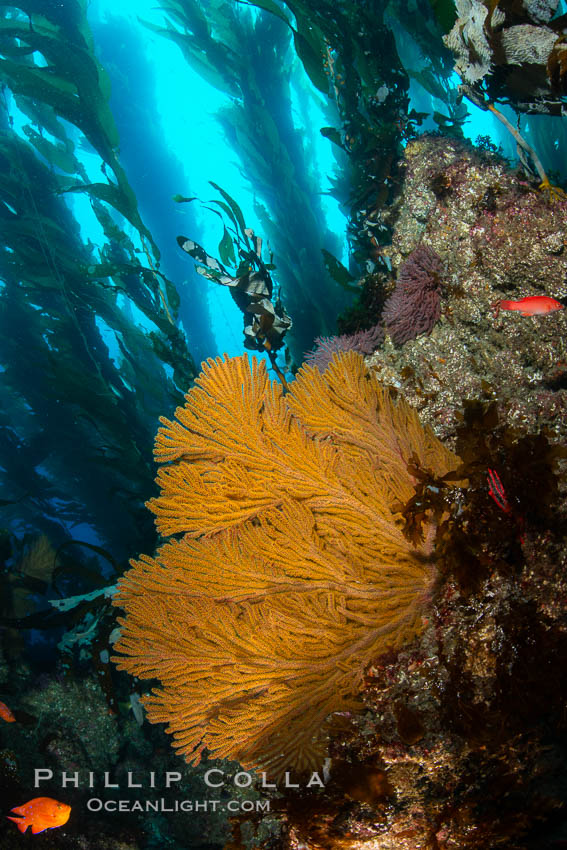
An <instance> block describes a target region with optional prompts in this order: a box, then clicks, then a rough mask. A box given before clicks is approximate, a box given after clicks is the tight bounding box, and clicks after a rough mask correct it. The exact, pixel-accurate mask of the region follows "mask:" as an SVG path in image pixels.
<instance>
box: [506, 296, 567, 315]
mask: <svg viewBox="0 0 567 850" xmlns="http://www.w3.org/2000/svg"><path fill="white" fill-rule="evenodd" d="M564 308H565V304H563V303H562V302H561V301H557V300H556V299H555V298H549V296H547V295H529V296H528V297H527V298H520V300H519V301H496V302H495V303H494V304H493V305H492V309H493V310H494V315H495V316H498V313H499V312H500V310H517V311H518V312H519V313H520V314H521V315H522V316H544V315H545V314H546V313H554V312H555V311H556V310H563V309H564Z"/></svg>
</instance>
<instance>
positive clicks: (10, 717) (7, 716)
mask: <svg viewBox="0 0 567 850" xmlns="http://www.w3.org/2000/svg"><path fill="white" fill-rule="evenodd" d="M0 717H1V718H2V720H5V721H6V723H15V722H16V718H15V717H14V714H13V712H11V711H10V709H9V708H8V706H7V705H6V703H5V702H0Z"/></svg>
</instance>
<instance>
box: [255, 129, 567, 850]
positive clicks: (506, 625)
mask: <svg viewBox="0 0 567 850" xmlns="http://www.w3.org/2000/svg"><path fill="white" fill-rule="evenodd" d="M405 169H406V175H405V183H404V187H403V192H402V194H401V195H400V197H399V198H398V200H397V202H396V203H395V204H394V206H393V207H392V208H391V210H390V212H389V222H388V223H389V224H390V225H391V226H392V229H393V239H392V244H391V246H390V248H389V249H386V251H387V253H389V255H390V258H391V261H392V265H393V268H394V269H397V268H398V267H399V266H400V265H401V264H402V263H403V261H404V260H405V259H406V258H407V257H408V256H409V254H411V252H412V251H413V250H415V248H416V247H417V245H419V244H424V245H426V246H428V247H429V248H431V249H432V250H433V251H435V252H436V253H437V254H438V255H439V256H440V257H441V259H442V261H443V264H444V269H445V273H444V289H443V305H442V316H441V319H440V321H439V322H438V323H437V324H436V325H435V327H434V328H433V331H432V333H431V335H430V336H421V337H419V338H417V339H415V340H411V341H408V342H407V343H405V344H404V345H403V346H402V347H401V348H396V347H394V345H393V343H392V342H391V341H390V340H388V339H386V342H385V344H384V346H383V347H381V348H379V349H378V350H377V351H376V352H375V353H374V354H373V355H372V356H371V357H368V358H367V360H366V362H367V364H368V365H369V366H370V367H371V368H372V369H374V371H375V372H376V374H377V375H378V378H379V380H381V381H382V382H384V383H385V384H389V385H390V386H391V387H393V388H395V389H396V390H397V391H398V392H399V393H400V394H401V395H403V397H404V398H405V399H406V400H409V401H410V403H411V404H412V405H413V406H415V407H416V408H418V410H419V411H420V417H421V418H422V421H424V422H429V424H431V425H432V427H433V429H434V430H435V432H436V433H437V435H438V436H440V437H441V438H442V439H444V440H445V441H446V442H447V443H448V444H449V445H451V446H452V447H454V448H455V449H456V451H457V453H458V454H459V455H460V456H461V457H462V459H463V462H464V468H465V470H466V474H467V476H468V480H469V487H468V488H467V491H466V498H465V500H464V501H461V502H459V501H458V499H457V498H455V496H454V495H451V484H450V482H434V481H429V482H428V481H424V482H423V487H422V489H421V490H420V492H419V494H418V499H416V500H415V502H414V503H413V504H412V505H408V506H406V508H405V512H404V516H405V519H406V522H407V523H408V526H407V527H408V528H409V525H410V523H411V522H412V521H415V519H416V513H417V511H418V509H419V506H420V503H421V508H422V509H424V506H425V508H427V507H429V508H434V509H437V510H439V511H441V510H443V508H444V507H445V508H446V509H447V516H448V519H447V520H446V522H445V524H444V525H442V528H441V530H440V533H439V538H438V543H437V552H438V564H439V570H440V574H441V578H440V580H439V582H438V585H437V588H436V592H435V594H434V598H433V604H432V607H431V610H430V612H429V620H428V624H427V626H426V628H425V630H424V632H423V633H422V634H421V635H420V636H419V637H417V638H416V640H415V641H414V643H413V644H412V645H411V646H410V647H405V648H403V649H402V650H401V651H399V652H397V653H391V654H390V655H386V656H383V657H380V658H376V659H375V662H374V664H372V665H371V666H370V667H369V668H368V670H367V676H366V679H365V686H364V690H363V694H362V696H363V699H364V702H365V705H366V714H365V715H364V716H363V717H362V718H356V717H354V716H350V717H349V716H342V717H338V718H336V721H335V724H334V727H333V730H332V732H331V744H330V754H331V756H332V763H331V780H330V782H329V783H328V784H327V786H326V788H325V791H324V792H323V793H317V794H315V793H313V794H312V795H311V796H308V797H306V795H305V792H302V795H301V796H299V795H297V796H295V797H294V796H292V795H289V794H288V795H287V796H286V797H285V799H284V800H283V801H281V802H280V808H281V815H282V821H283V829H282V833H281V836H280V837H279V838H273V839H271V840H270V841H268V842H265V843H264V844H263V845H262V847H264V848H265V850H299V848H314V850H315V848H317V850H319V848H321V850H323V848H325V850H327V848H341V850H394V848H395V850H426V848H427V850H449V848H455V849H456V848H458V850H481V848H482V850H485V848H491V850H492V848H506V850H531V848H533V850H536V848H537V850H543V848H548V849H549V850H553V848H556V850H559V848H561V847H565V846H566V841H567V825H566V822H565V815H564V801H565V795H566V792H567V787H566V785H567V782H566V780H565V772H564V769H563V767H562V765H564V764H565V759H566V757H567V741H566V737H567V736H566V734H565V732H566V722H565V701H566V698H567V684H566V682H565V680H564V677H561V676H560V671H561V670H562V669H563V668H564V666H565V664H566V663H567V545H566V544H567V526H566V522H565V498H564V495H563V493H564V490H565V450H564V449H563V448H562V447H561V446H562V444H564V443H565V435H566V429H567V417H566V416H565V409H566V402H567V395H566V393H567V351H566V342H565V340H566V338H567V336H566V330H567V328H566V322H567V316H566V311H564V310H559V311H557V312H556V313H553V314H551V315H548V316H535V317H526V316H522V315H520V313H519V312H506V313H504V312H501V313H500V315H498V316H496V315H495V313H494V311H493V309H492V305H493V304H494V303H495V302H497V301H500V300H502V299H519V298H522V297H526V296H530V295H541V296H550V297H554V298H563V297H565V295H566V294H567V284H566V278H567V251H566V250H565V234H566V233H567V227H566V225H567V204H566V203H565V202H564V201H560V202H557V203H553V204H551V203H549V201H548V200H546V198H545V197H543V196H542V195H540V194H539V193H538V192H537V191H535V190H534V189H533V188H532V187H531V186H529V185H528V184H527V183H526V182H525V181H524V179H523V178H522V176H521V175H519V174H518V173H517V172H515V171H512V170H511V169H510V168H509V166H508V165H507V163H506V162H505V161H504V160H503V159H502V158H501V157H499V156H498V155H496V154H495V153H493V152H492V151H484V150H480V149H478V148H476V149H475V148H473V147H472V146H471V145H470V144H467V143H465V142H460V141H458V140H452V139H447V138H446V137H443V138H441V137H437V136H423V137H421V138H419V139H417V140H416V141H413V142H411V143H410V144H409V145H408V148H407V151H406V158H405ZM489 469H491V470H492V471H493V472H494V471H495V472H496V476H497V477H496V478H492V479H491V481H492V483H490V480H489V479H488V477H487V474H488V471H489ZM500 486H501V492H500V493H498V492H496V491H495V489H494V488H495V487H496V489H498V488H499V487H500ZM491 489H492V493H491V492H490V491H491Z"/></svg>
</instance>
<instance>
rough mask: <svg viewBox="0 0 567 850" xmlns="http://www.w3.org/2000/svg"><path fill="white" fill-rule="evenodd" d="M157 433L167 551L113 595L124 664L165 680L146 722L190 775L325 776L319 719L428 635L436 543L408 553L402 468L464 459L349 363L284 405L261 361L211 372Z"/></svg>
mask: <svg viewBox="0 0 567 850" xmlns="http://www.w3.org/2000/svg"><path fill="white" fill-rule="evenodd" d="M161 421H162V427H161V428H160V429H159V432H158V435H157V439H156V447H155V456H156V459H157V461H158V462H160V463H161V464H163V465H162V466H161V468H160V470H159V472H158V476H157V481H158V483H159V485H160V488H161V493H160V495H159V496H158V497H157V498H156V499H152V500H151V501H150V502H149V503H148V504H149V507H150V508H151V509H152V511H153V512H154V513H155V515H156V523H157V527H158V530H159V532H160V534H162V535H163V536H170V541H169V542H167V543H165V545H163V546H162V547H161V548H160V549H159V550H158V551H157V553H156V555H155V557H154V558H151V557H149V556H147V555H142V556H140V559H139V560H138V561H133V562H132V569H131V570H129V572H127V573H126V575H125V576H124V577H123V578H122V579H121V581H120V583H119V586H118V592H117V594H116V596H115V599H114V602H115V604H116V605H117V606H119V607H121V608H123V609H124V610H125V611H126V617H124V618H121V619H120V623H121V627H122V628H121V637H120V639H119V641H118V642H117V644H116V645H115V646H116V650H117V651H118V652H119V653H121V655H119V656H118V657H116V658H115V659H114V660H115V661H116V662H117V664H118V666H119V667H120V668H121V669H124V670H128V671H129V672H130V673H133V674H135V675H136V676H139V677H141V678H156V679H159V681H160V682H161V687H159V688H157V689H155V690H154V691H153V692H152V694H151V696H148V697H146V698H145V700H144V704H145V706H146V709H147V712H148V717H149V719H150V720H151V721H152V722H154V723H167V724H168V731H169V732H171V733H172V734H173V736H174V740H175V746H176V748H177V749H178V750H179V751H180V752H182V753H183V754H184V755H185V757H186V759H187V760H188V761H190V762H194V763H198V762H199V760H200V758H201V754H202V752H203V750H204V749H205V748H206V749H207V750H208V752H209V753H210V754H211V755H213V756H216V757H226V758H231V759H236V760H238V761H239V762H241V764H242V765H243V766H244V767H246V768H249V767H258V766H261V767H264V768H267V767H270V768H271V769H272V772H273V773H281V772H282V771H284V770H290V769H292V770H293V769H295V770H307V769H310V770H318V769H320V767H321V762H322V759H323V758H324V755H325V721H326V719H327V718H329V717H330V715H331V714H333V712H337V711H347V710H352V709H354V708H355V707H356V706H357V693H358V692H359V690H360V685H361V680H362V676H363V673H364V669H365V667H366V666H368V664H369V663H370V662H371V661H372V660H373V659H374V658H376V656H378V655H379V654H380V653H383V652H384V651H385V650H387V649H388V648H396V647H399V646H400V645H402V644H403V643H405V642H407V641H409V640H411V639H412V638H413V636H414V635H415V634H416V633H417V632H419V630H420V628H421V623H422V619H421V618H422V610H423V604H424V601H425V600H426V597H427V593H428V590H429V588H430V586H431V583H432V579H433V574H434V568H433V564H432V557H431V555H432V546H433V538H434V531H435V529H434V528H432V527H429V529H428V531H427V534H426V539H425V542H424V544H423V546H421V547H420V548H416V547H414V546H412V545H411V544H410V543H409V542H408V540H407V539H406V538H405V537H404V535H403V533H402V527H401V522H400V517H399V515H397V514H395V513H394V510H395V508H394V505H396V504H397V505H399V504H400V503H405V502H407V501H408V499H409V498H411V496H412V495H413V494H414V484H415V481H414V479H413V478H412V476H411V474H410V472H409V471H408V461H410V459H411V464H410V468H415V466H412V464H414V465H415V464H417V465H419V466H420V467H422V468H423V469H427V470H430V471H432V472H434V473H435V474H436V475H439V476H441V475H444V474H445V473H446V472H448V471H449V470H451V469H454V468H455V467H456V465H457V458H456V457H455V456H454V455H452V454H451V453H450V452H449V451H448V450H447V449H445V448H444V447H443V446H442V444H441V443H440V442H439V441H438V440H437V439H436V437H435V436H434V435H433V433H432V432H431V431H430V430H428V429H426V428H424V427H423V426H422V425H421V423H420V421H419V418H418V416H417V413H416V412H415V411H414V410H413V409H411V408H410V407H409V406H408V405H407V404H406V403H405V402H403V401H398V402H397V403H394V402H393V401H392V399H391V398H390V396H389V395H388V393H387V392H386V391H384V390H383V389H382V388H381V387H380V385H379V384H378V382H377V381H376V379H375V378H374V377H373V376H372V375H370V374H369V373H368V372H367V370H366V368H365V365H364V361H363V359H362V357H361V356H360V355H358V354H355V353H352V352H349V353H343V354H340V355H335V357H334V358H333V360H332V362H331V365H330V366H329V367H328V368H327V369H326V371H325V372H324V373H323V374H321V373H320V372H319V371H318V369H316V368H312V367H309V366H305V367H303V368H302V369H301V370H300V371H299V373H298V375H297V378H296V380H295V381H294V382H293V383H292V385H291V390H290V392H289V393H288V394H287V395H284V393H283V389H282V387H281V385H280V384H277V383H272V382H271V381H270V379H269V377H268V374H267V372H266V368H265V365H264V363H258V362H257V361H256V359H255V358H253V359H252V362H250V361H249V359H248V356H247V355H245V356H243V357H234V358H229V359H225V360H224V361H223V360H221V359H220V358H219V359H217V360H216V361H213V360H209V361H208V362H207V364H206V365H204V370H203V372H202V374H201V375H200V377H199V378H198V379H197V381H196V386H195V387H194V388H192V389H191V390H190V392H189V393H187V395H186V403H185V406H184V407H182V408H178V409H177V410H176V413H175V421H173V422H170V421H169V420H167V419H163V418H162V420H161Z"/></svg>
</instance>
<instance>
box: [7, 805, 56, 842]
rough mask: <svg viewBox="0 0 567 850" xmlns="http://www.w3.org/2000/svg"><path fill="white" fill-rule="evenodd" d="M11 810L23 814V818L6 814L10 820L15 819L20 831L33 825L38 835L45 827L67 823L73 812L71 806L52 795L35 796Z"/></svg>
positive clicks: (33, 830) (32, 828) (32, 829)
mask: <svg viewBox="0 0 567 850" xmlns="http://www.w3.org/2000/svg"><path fill="white" fill-rule="evenodd" d="M10 811H12V812H15V813H16V814H17V815H22V817H21V818H11V817H10V816H9V815H6V817H7V818H8V820H12V821H14V823H15V824H16V825H17V827H18V829H19V830H20V832H25V831H26V829H27V828H28V826H31V831H32V833H33V834H34V835H37V833H38V832H43V830H44V829H55V827H56V826H63V824H65V823H67V821H68V820H69V815H70V814H71V806H68V805H67V804H66V803H60V802H59V800H54V799H53V798H52V797H34V799H33V800H29V802H27V803H24V805H23V806H16V807H15V808H14V809H10Z"/></svg>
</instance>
